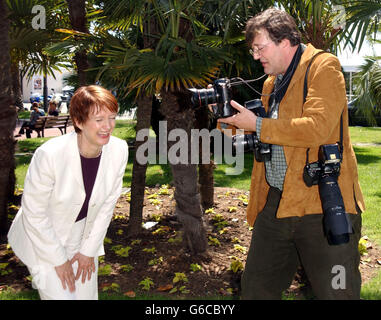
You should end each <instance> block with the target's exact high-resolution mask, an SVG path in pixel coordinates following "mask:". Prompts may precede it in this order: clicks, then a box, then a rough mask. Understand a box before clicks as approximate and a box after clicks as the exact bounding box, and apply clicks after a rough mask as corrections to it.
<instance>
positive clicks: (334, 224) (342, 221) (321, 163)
mask: <svg viewBox="0 0 381 320" xmlns="http://www.w3.org/2000/svg"><path fill="white" fill-rule="evenodd" d="M341 161H342V156H341V150H340V147H339V145H338V144H337V143H336V144H327V145H322V146H320V148H319V160H318V161H317V162H313V163H307V164H306V166H305V168H304V173H303V179H304V182H305V184H306V185H307V186H308V187H311V186H313V185H318V186H319V194H320V200H321V202H322V207H323V214H324V217H323V225H324V232H325V234H326V237H327V239H328V243H329V244H330V245H339V244H342V243H347V242H348V241H349V234H350V233H352V224H351V222H350V220H349V219H348V215H347V213H346V212H345V207H344V201H343V197H342V195H341V191H340V187H339V184H338V183H337V179H338V177H339V175H340V164H341Z"/></svg>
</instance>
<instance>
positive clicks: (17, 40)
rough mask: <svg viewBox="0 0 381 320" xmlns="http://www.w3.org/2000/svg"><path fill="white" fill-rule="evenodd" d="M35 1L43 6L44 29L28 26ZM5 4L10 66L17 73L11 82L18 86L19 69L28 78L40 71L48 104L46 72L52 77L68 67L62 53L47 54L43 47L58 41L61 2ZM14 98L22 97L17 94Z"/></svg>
mask: <svg viewBox="0 0 381 320" xmlns="http://www.w3.org/2000/svg"><path fill="white" fill-rule="evenodd" d="M36 4H39V5H43V6H44V8H45V10H46V26H45V29H38V30H35V29H34V28H32V26H31V23H30V22H31V21H32V19H33V13H32V8H33V6H34V5H36ZM7 5H8V11H9V13H10V15H9V19H10V32H9V37H10V53H11V62H12V66H11V70H12V71H13V72H12V74H15V75H16V76H14V77H13V82H14V83H16V84H15V85H14V87H16V89H17V88H18V87H20V83H19V82H20V79H19V77H18V76H17V75H18V74H19V72H20V73H21V75H22V76H23V77H24V76H26V77H27V78H28V79H31V78H32V76H33V75H35V74H42V75H43V77H44V108H47V95H48V87H47V83H46V78H47V76H48V75H50V76H53V77H55V75H54V73H55V71H61V69H62V68H66V69H67V68H68V67H69V66H70V65H69V64H68V63H65V61H62V56H60V57H53V56H49V55H48V54H47V53H46V52H45V50H44V48H45V47H46V46H47V45H49V44H50V43H52V42H54V41H57V40H56V39H57V33H56V32H55V31H54V30H55V28H57V26H58V24H59V23H62V21H63V19H62V17H63V16H64V15H63V14H62V13H61V10H62V5H61V4H60V0H52V1H48V0H45V1H40V0H33V1H22V0H14V1H10V0H8V1H7ZM17 82H18V83H17ZM16 98H18V99H21V97H17V95H16Z"/></svg>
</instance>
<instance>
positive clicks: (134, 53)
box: [101, 0, 224, 252]
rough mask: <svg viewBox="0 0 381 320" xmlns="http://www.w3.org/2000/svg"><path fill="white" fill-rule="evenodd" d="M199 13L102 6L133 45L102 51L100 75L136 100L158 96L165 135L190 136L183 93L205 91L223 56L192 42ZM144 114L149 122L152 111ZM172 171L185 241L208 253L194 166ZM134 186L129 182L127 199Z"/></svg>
mask: <svg viewBox="0 0 381 320" xmlns="http://www.w3.org/2000/svg"><path fill="white" fill-rule="evenodd" d="M197 10H200V3H199V2H195V1H190V0H187V1H181V2H180V1H176V0H174V1H141V2H139V3H136V1H131V0H122V1H110V2H107V5H106V6H105V13H106V15H110V16H111V19H114V20H118V21H123V22H124V24H122V23H120V24H119V31H120V32H121V31H123V30H124V31H126V30H131V29H132V30H133V31H134V37H133V39H135V42H131V41H128V39H126V38H123V39H122V40H123V41H120V44H119V45H118V46H117V45H113V46H110V47H109V48H107V49H106V50H105V52H104V54H103V56H105V57H107V59H106V63H105V68H104V70H102V73H101V80H102V77H103V74H106V73H108V74H109V73H110V72H106V70H108V71H110V70H111V71H112V72H113V73H114V77H115V79H118V89H119V91H120V92H123V89H124V88H126V89H127V90H124V91H126V94H127V93H132V92H133V93H135V94H136V95H137V96H144V95H145V96H148V97H152V96H153V95H155V94H160V95H161V98H162V104H161V109H160V110H161V113H162V114H163V115H165V117H166V120H167V123H168V131H170V130H171V129H174V128H182V129H184V130H185V131H186V132H187V133H188V137H190V130H191V128H193V127H194V118H193V111H192V110H191V108H190V107H189V100H188V99H187V91H186V88H187V87H193V86H196V85H199V86H204V87H205V86H206V85H207V84H208V83H210V82H211V79H212V78H213V77H214V76H215V74H216V72H217V71H218V67H219V66H220V65H221V63H222V61H223V60H222V57H224V54H223V53H222V51H221V50H219V49H218V48H208V47H204V46H202V45H200V44H199V43H198V42H197V41H196V37H197V35H198V34H200V33H201V32H202V30H203V29H204V28H205V26H204V25H202V23H200V21H198V20H196V18H195V17H196V16H197ZM111 12H112V14H111ZM129 28H130V29H129ZM148 101H150V100H148V99H147V102H146V103H149V102H148ZM149 107H150V105H149ZM139 108H144V109H148V106H147V108H146V107H143V106H141V105H139ZM139 108H138V110H139ZM147 113H148V114H147ZM147 113H146V116H147V117H148V116H149V115H150V112H147ZM148 119H149V118H148ZM138 122H139V111H138ZM147 124H148V125H149V122H148V121H147ZM138 127H139V125H138ZM171 144H173V142H168V148H170V147H171ZM171 168H172V174H173V178H174V185H175V190H176V191H175V198H176V214H177V216H178V218H179V220H180V221H181V222H182V223H183V226H184V231H185V232H184V238H185V239H186V242H187V244H188V246H189V248H190V249H191V250H192V251H193V252H202V251H204V250H205V249H206V237H205V230H204V227H203V223H202V210H201V206H200V196H199V192H198V186H197V170H196V169H197V167H196V165H194V164H189V165H188V164H172V165H171ZM136 169H140V170H145V168H144V167H142V166H140V167H139V168H136V167H135V166H134V169H133V170H134V172H135V170H136ZM133 175H134V173H133ZM137 176H145V174H139V175H137ZM140 183H142V181H140ZM143 184H144V181H143ZM136 187H137V186H136V185H134V183H132V194H131V196H133V194H134V188H136ZM131 202H134V201H131ZM132 209H133V208H131V211H130V217H131V218H132V217H133V216H137V217H139V218H140V217H141V216H142V214H141V211H137V212H134V211H132ZM140 219H141V218H140ZM135 221H139V219H138V218H137V219H136V220H135ZM140 221H141V220H140ZM131 228H132V226H131V221H130V230H131ZM136 228H140V225H136Z"/></svg>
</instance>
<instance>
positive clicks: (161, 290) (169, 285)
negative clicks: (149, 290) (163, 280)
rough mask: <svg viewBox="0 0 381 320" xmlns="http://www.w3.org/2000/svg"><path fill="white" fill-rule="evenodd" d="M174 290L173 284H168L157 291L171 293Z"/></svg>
mask: <svg viewBox="0 0 381 320" xmlns="http://www.w3.org/2000/svg"><path fill="white" fill-rule="evenodd" d="M172 288H173V285H172V284H167V285H165V286H161V287H159V288H157V291H160V292H164V291H169V290H171V289H172Z"/></svg>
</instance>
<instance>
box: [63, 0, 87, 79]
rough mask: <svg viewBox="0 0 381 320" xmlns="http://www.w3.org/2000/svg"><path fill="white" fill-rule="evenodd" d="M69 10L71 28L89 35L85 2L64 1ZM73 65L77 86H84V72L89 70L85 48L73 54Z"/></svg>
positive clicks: (75, 0) (83, 0) (82, 0)
mask: <svg viewBox="0 0 381 320" xmlns="http://www.w3.org/2000/svg"><path fill="white" fill-rule="evenodd" d="M66 1H67V4H68V9H69V16H70V22H71V25H72V28H73V29H74V30H75V31H77V32H80V33H84V34H87V33H89V29H88V25H87V18H86V1H85V0H66ZM74 60H75V64H76V66H77V73H78V78H79V85H80V86H84V85H86V83H87V81H86V70H87V69H88V68H89V63H88V60H87V52H86V49H85V48H81V49H80V50H78V51H77V52H76V53H75V57H74Z"/></svg>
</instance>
